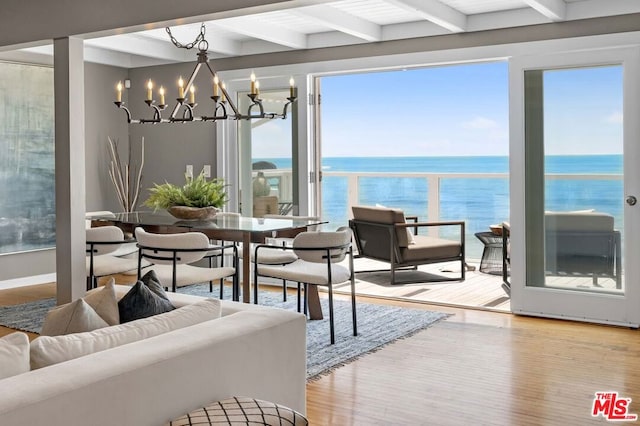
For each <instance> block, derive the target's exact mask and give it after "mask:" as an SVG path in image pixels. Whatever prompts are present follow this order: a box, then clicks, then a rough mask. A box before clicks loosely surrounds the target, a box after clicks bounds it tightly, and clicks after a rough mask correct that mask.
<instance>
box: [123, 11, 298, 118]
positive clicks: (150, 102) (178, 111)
mask: <svg viewBox="0 0 640 426" xmlns="http://www.w3.org/2000/svg"><path fill="white" fill-rule="evenodd" d="M166 30H167V33H168V34H169V37H170V39H171V42H172V43H173V44H174V46H176V47H177V48H182V49H192V48H193V47H197V48H198V53H197V58H198V60H197V63H196V66H195V68H194V70H193V72H192V73H191V77H189V79H188V80H187V81H186V85H185V81H184V80H183V78H182V76H181V77H180V78H179V79H178V97H177V98H176V104H175V106H174V107H173V110H172V111H171V114H170V115H169V116H168V117H167V118H163V117H162V112H163V111H164V110H165V109H166V108H167V106H168V105H167V104H166V103H165V94H166V91H165V89H164V87H163V86H160V88H159V89H158V95H159V102H158V103H156V100H155V99H154V98H153V81H151V79H149V80H148V81H147V98H146V99H145V101H144V102H145V103H146V104H147V106H148V107H149V108H151V109H152V110H153V118H140V119H133V118H131V111H129V109H128V108H127V107H125V105H124V102H122V89H123V85H122V82H121V81H120V82H118V84H117V85H116V100H115V102H114V104H116V106H117V107H118V108H120V109H121V110H123V111H124V112H125V113H126V114H127V122H128V123H141V124H145V123H152V124H155V123H188V122H193V121H213V122H215V121H217V120H251V119H274V118H282V119H285V118H287V110H288V108H289V105H291V104H292V103H293V102H294V101H295V100H296V98H297V88H296V87H295V82H294V80H293V77H292V78H291V79H290V80H289V96H288V97H287V102H286V103H285V104H284V107H283V108H282V113H281V114H278V113H273V112H265V110H264V106H263V105H262V99H261V98H260V82H259V81H257V80H256V77H255V74H254V73H251V78H250V80H251V83H250V90H249V93H248V94H247V96H248V97H249V99H250V104H249V106H248V107H247V111H246V114H243V113H242V112H241V111H240V109H239V108H238V107H237V106H236V104H235V103H234V102H233V99H232V98H231V97H230V96H229V93H228V92H227V89H226V86H225V84H224V82H222V81H220V79H219V78H218V75H217V74H216V72H215V71H214V70H213V69H212V68H211V66H210V65H209V58H208V57H207V50H208V49H209V43H208V42H207V40H205V38H204V36H205V26H204V23H203V24H202V26H201V27H200V34H198V36H197V37H196V39H195V40H194V41H193V42H191V43H188V44H184V45H183V44H181V43H180V42H178V40H176V38H175V37H174V36H173V34H171V29H170V28H169V27H167V28H166ZM203 65H204V66H205V67H206V69H208V70H209V73H211V76H212V84H213V92H212V93H213V94H212V96H211V97H210V98H211V100H212V103H211V109H210V110H209V111H211V112H212V114H211V115H201V116H195V115H194V112H195V108H196V106H197V105H198V104H197V103H196V100H195V93H196V88H195V86H194V84H193V82H194V81H195V78H196V76H197V75H198V72H199V71H200V69H201V68H202V67H203ZM185 93H189V98H188V99H187V98H186V97H185Z"/></svg>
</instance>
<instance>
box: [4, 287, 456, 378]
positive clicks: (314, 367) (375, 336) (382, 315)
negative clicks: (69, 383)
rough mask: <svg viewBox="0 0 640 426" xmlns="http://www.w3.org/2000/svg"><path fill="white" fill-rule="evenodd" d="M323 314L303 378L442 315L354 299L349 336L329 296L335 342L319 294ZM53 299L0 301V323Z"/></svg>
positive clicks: (312, 334)
mask: <svg viewBox="0 0 640 426" xmlns="http://www.w3.org/2000/svg"><path fill="white" fill-rule="evenodd" d="M178 291H179V292H180V293H186V294H193V295H198V296H205V297H216V298H217V295H218V289H217V287H215V286H214V291H213V293H209V285H208V284H206V285H205V284H202V285H194V286H188V287H183V288H180V289H179V290H178ZM225 298H226V299H227V300H228V299H230V298H231V291H230V289H229V288H225ZM260 303H261V304H262V305H267V306H273V307H277V308H283V309H287V310H295V309H296V297H295V296H291V297H289V298H288V301H287V302H282V293H280V292H277V293H276V292H268V291H261V293H260ZM321 303H322V310H323V312H324V316H325V319H323V320H320V321H317V320H316V321H310V320H309V321H307V379H310V380H313V379H316V378H318V377H320V376H321V375H322V374H325V373H327V372H330V371H332V370H333V369H335V368H337V367H340V366H342V365H344V364H346V363H348V362H351V361H353V360H354V359H356V358H359V357H361V356H362V355H365V354H367V353H370V352H373V351H376V350H378V349H380V348H381V347H383V346H385V345H387V344H389V343H392V342H394V341H396V340H398V339H401V338H405V337H408V336H411V335H412V334H414V333H416V332H418V331H420V330H423V329H425V328H427V327H429V326H431V325H433V324H434V323H436V322H438V321H440V320H442V319H444V318H446V317H447V316H448V315H447V314H444V313H441V312H431V311H426V310H422V309H407V308H400V307H396V306H388V305H377V304H370V303H360V302H357V304H356V306H357V315H358V336H353V328H352V324H351V302H348V301H343V300H334V315H335V333H336V343H335V344H334V345H331V344H330V342H329V314H328V313H329V307H328V301H327V299H326V298H323V297H321ZM54 305H55V301H54V299H45V300H40V301H37V302H29V303H23V304H21V305H13V306H3V307H0V325H3V326H5V327H10V328H15V329H18V330H23V331H31V332H34V333H38V332H40V330H41V328H42V321H43V320H44V317H45V315H46V313H47V312H48V311H49V309H51V308H52V307H53V306H54Z"/></svg>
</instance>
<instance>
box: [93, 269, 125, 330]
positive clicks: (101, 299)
mask: <svg viewBox="0 0 640 426" xmlns="http://www.w3.org/2000/svg"><path fill="white" fill-rule="evenodd" d="M84 301H85V302H87V303H88V304H89V306H91V307H92V308H93V309H94V310H95V311H96V313H97V314H98V315H100V318H102V319H103V320H105V322H106V323H107V324H109V325H116V324H120V313H119V312H118V299H117V298H116V290H115V280H114V279H113V278H111V279H110V280H109V282H108V283H106V284H105V285H104V286H102V287H98V288H97V289H94V290H91V291H89V292H88V293H87V295H86V296H85V297H84ZM85 331H88V330H85Z"/></svg>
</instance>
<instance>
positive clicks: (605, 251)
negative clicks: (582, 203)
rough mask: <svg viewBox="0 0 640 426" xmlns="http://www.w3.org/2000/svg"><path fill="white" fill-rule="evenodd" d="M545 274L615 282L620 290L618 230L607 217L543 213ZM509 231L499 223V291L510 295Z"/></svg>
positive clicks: (602, 215)
mask: <svg viewBox="0 0 640 426" xmlns="http://www.w3.org/2000/svg"><path fill="white" fill-rule="evenodd" d="M544 219H545V271H546V275H548V276H564V277H592V279H593V284H594V285H597V284H598V278H611V279H613V280H615V283H616V288H617V289H620V288H622V256H621V242H620V231H617V230H615V229H614V218H613V216H611V215H610V214H607V213H601V212H594V211H590V210H585V211H568V212H546V213H545V215H544ZM510 232H511V230H510V228H509V227H508V226H505V225H504V224H503V280H504V283H503V288H504V290H505V291H506V292H508V293H509V292H510V290H511V285H510V283H509V281H508V268H509V266H510V250H508V248H509V236H510Z"/></svg>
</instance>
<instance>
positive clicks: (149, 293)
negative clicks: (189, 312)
mask: <svg viewBox="0 0 640 426" xmlns="http://www.w3.org/2000/svg"><path fill="white" fill-rule="evenodd" d="M174 309H175V307H174V306H173V305H172V304H171V302H170V301H169V300H168V299H166V298H163V297H161V296H158V294H157V293H155V292H154V291H153V290H151V289H150V288H149V287H147V286H146V285H145V284H144V283H143V282H142V281H138V282H137V283H136V284H135V285H134V286H133V287H131V290H129V292H128V293H127V294H125V295H124V296H123V297H122V299H120V301H119V302H118V310H119V313H120V322H121V323H125V322H129V321H135V320H137V319H141V318H147V317H150V316H153V315H158V314H162V313H164V312H169V311H172V310H174Z"/></svg>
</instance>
